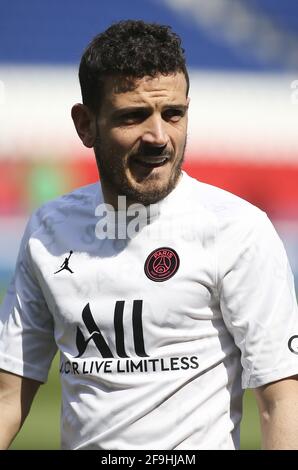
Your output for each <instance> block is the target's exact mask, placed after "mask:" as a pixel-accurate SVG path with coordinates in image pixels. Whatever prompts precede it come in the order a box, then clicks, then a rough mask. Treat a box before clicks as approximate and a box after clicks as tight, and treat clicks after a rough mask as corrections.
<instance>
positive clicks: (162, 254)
mask: <svg viewBox="0 0 298 470" xmlns="http://www.w3.org/2000/svg"><path fill="white" fill-rule="evenodd" d="M179 263H180V261H179V256H178V255H177V253H176V251H175V250H173V248H168V247H162V248H157V250H154V251H152V252H151V253H150V255H149V256H148V258H147V259H146V261H145V266H144V270H145V274H146V276H147V277H148V278H149V279H151V281H155V282H163V281H167V280H168V279H170V277H172V276H174V274H175V273H176V272H177V270H178V268H179Z"/></svg>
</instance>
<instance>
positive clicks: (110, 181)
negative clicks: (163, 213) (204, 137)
mask: <svg viewBox="0 0 298 470" xmlns="http://www.w3.org/2000/svg"><path fill="white" fill-rule="evenodd" d="M102 147H103V146H102V145H101V141H100V139H99V138H98V137H97V138H96V140H95V144H94V153H95V158H96V163H97V167H98V170H99V174H100V177H101V180H102V181H104V183H105V184H107V185H108V186H109V187H110V188H111V189H112V190H113V191H114V192H115V193H116V194H117V195H118V196H126V197H127V199H128V201H129V203H130V204H133V203H137V204H143V205H145V206H148V205H149V204H155V203H157V202H159V201H161V200H162V199H164V198H165V197H167V196H168V195H169V194H170V192H171V191H173V189H174V188H175V186H176V184H177V182H178V180H179V177H180V175H181V168H182V164H183V162H184V155H185V148H186V138H185V142H184V145H183V149H182V152H181V155H180V156H179V158H177V160H176V161H175V163H174V165H173V167H172V169H171V174H170V177H169V180H168V182H167V184H164V185H162V187H158V186H157V185H155V184H154V178H152V187H151V188H150V189H148V188H146V189H144V190H142V189H137V188H135V187H133V186H132V185H131V183H130V182H129V180H128V178H127V176H126V174H125V165H124V162H125V160H124V159H119V160H118V161H116V162H115V161H114V160H113V159H112V158H109V155H108V154H107V153H106V154H105V151H104V150H103V148H102ZM109 162H111V163H110V164H109Z"/></svg>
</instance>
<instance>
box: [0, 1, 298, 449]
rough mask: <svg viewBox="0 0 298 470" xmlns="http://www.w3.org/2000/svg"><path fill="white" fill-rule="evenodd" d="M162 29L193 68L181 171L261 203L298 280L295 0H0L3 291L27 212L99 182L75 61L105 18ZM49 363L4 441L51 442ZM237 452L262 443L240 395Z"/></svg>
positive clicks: (55, 411) (54, 420)
mask: <svg viewBox="0 0 298 470" xmlns="http://www.w3.org/2000/svg"><path fill="white" fill-rule="evenodd" d="M126 18H135V19H144V20H146V21H158V22H160V23H165V24H170V25H171V26H172V27H173V29H174V30H175V31H176V32H178V33H179V34H180V35H181V37H182V40H183V45H184V47H185V49H186V57H187V62H188V67H189V69H190V74H191V90H190V96H191V100H192V101H191V109H190V129H189V139H188V148H187V158H186V163H185V168H186V169H187V170H188V172H189V173H190V174H191V175H193V176H195V177H196V178H198V179H200V180H202V181H205V182H208V183H211V184H215V185H217V186H219V187H222V188H224V189H227V190H229V191H231V192H234V193H235V194H238V195H239V196H241V197H244V198H245V199H247V200H249V201H250V202H252V203H253V204H256V205H257V206H259V207H261V208H262V209H264V210H265V211H266V212H267V213H268V215H269V216H270V217H271V219H272V220H273V222H274V224H275V226H276V228H277V230H278V232H279V234H280V235H281V237H282V239H283V241H284V243H285V245H286V249H287V252H288V255H289V258H290V262H291V265H292V269H293V271H294V274H295V278H296V286H297V282H298V257H297V252H298V217H297V216H298V138H297V117H298V91H297V90H298V88H297V90H296V88H295V87H297V85H298V83H295V80H297V79H298V3H297V2H293V1H292V0H283V1H282V2H281V1H279V0H208V1H207V0H143V1H142V2H140V1H138V0H129V1H121V0H102V1H100V2H99V1H96V0H86V1H84V2H81V1H79V0H64V1H63V2H61V1H59V0H49V1H47V0H44V1H42V2H41V1H39V0H26V2H24V1H22V0H15V1H14V2H6V0H0V172H1V185H0V291H1V296H2V295H3V293H4V291H5V289H6V287H7V285H8V282H9V279H10V278H11V275H12V272H13V267H14V263H15V259H16V255H17V250H18V245H19V241H20V237H21V234H22V231H23V228H24V225H25V221H26V219H27V216H28V214H29V213H30V212H31V211H32V210H33V209H34V208H35V207H37V206H39V205H40V204H41V203H43V202H44V201H47V200H49V199H51V198H54V197H56V196H58V195H60V194H62V193H65V192H68V191H69V190H72V189H73V188H75V187H78V186H80V185H84V184H88V183H90V182H94V181H96V180H97V170H96V167H95V163H94V159H93V156H92V152H88V151H87V150H86V149H85V148H83V147H82V146H81V144H80V142H79V140H78V138H77V136H76V133H75V131H74V129H73V125H72V122H71V118H70V108H71V105H72V104H74V103H75V102H78V101H81V98H80V92H79V85H78V80H77V68H78V63H79V60H80V56H81V53H82V51H83V49H84V48H85V46H86V45H87V43H88V42H89V41H90V39H91V38H92V37H93V36H94V35H95V34H97V33H98V32H100V31H102V30H103V29H105V28H106V27H107V26H108V25H109V24H110V23H111V22H113V21H117V20H120V19H126ZM57 369H58V359H57V358H56V360H55V362H54V364H53V367H52V370H51V374H50V380H49V383H48V384H47V385H46V386H43V387H41V391H40V392H39V395H38V400H37V401H36V402H35V403H34V405H33V409H32V414H31V416H30V418H29V419H28V420H27V422H26V423H25V426H24V428H23V431H22V433H21V434H20V436H19V437H18V438H17V440H16V441H15V443H14V444H13V446H12V448H14V449H17V448H23V449H38V448H44V449H53V448H58V447H59V384H58V373H57ZM242 429H243V430H242V448H243V449H245V448H246V449H247V448H251V449H253V448H254V449H257V448H259V446H260V444H259V424H258V419H257V414H256V408H255V404H254V401H253V398H252V396H251V394H250V392H248V393H246V395H245V416H244V423H243V427H242Z"/></svg>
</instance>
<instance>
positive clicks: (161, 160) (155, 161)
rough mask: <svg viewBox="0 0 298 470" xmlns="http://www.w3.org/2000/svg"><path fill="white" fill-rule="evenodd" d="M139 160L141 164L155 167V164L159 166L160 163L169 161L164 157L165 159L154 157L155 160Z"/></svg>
mask: <svg viewBox="0 0 298 470" xmlns="http://www.w3.org/2000/svg"><path fill="white" fill-rule="evenodd" d="M138 160H139V161H140V162H144V163H149V164H152V165H154V164H158V163H164V162H165V161H166V160H167V158H166V157H163V158H156V157H154V158H138Z"/></svg>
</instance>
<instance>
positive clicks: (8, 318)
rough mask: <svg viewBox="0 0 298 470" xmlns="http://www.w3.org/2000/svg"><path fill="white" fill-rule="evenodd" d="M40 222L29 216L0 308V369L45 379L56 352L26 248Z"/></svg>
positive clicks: (41, 294) (45, 310)
mask: <svg viewBox="0 0 298 470" xmlns="http://www.w3.org/2000/svg"><path fill="white" fill-rule="evenodd" d="M38 225H39V218H38V212H37V213H35V214H33V216H32V217H31V218H30V220H29V222H28V224H27V227H26V230H25V233H24V236H23V239H22V242H21V246H20V250H19V255H18V259H17V263H16V268H15V273H14V277H13V280H12V282H11V284H10V286H9V288H8V290H7V294H6V296H5V298H4V301H3V304H2V306H1V310H0V368H1V369H4V370H7V371H9V372H12V373H15V374H17V375H21V376H24V377H28V378H32V379H35V380H38V381H40V382H45V381H46V380H47V376H48V371H49V368H50V365H51V362H52V360H53V357H54V355H55V353H56V350H57V347H56V344H55V340H54V327H53V318H52V315H51V313H50V312H49V309H48V307H47V304H46V301H45V299H44V296H43V293H42V291H41V289H40V286H39V284H38V282H37V280H36V277H35V275H34V269H33V267H32V262H31V258H30V253H29V250H28V240H29V238H30V235H31V234H32V232H33V231H34V229H36V228H37V227H38Z"/></svg>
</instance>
